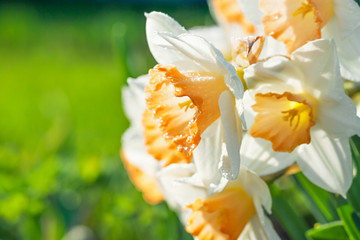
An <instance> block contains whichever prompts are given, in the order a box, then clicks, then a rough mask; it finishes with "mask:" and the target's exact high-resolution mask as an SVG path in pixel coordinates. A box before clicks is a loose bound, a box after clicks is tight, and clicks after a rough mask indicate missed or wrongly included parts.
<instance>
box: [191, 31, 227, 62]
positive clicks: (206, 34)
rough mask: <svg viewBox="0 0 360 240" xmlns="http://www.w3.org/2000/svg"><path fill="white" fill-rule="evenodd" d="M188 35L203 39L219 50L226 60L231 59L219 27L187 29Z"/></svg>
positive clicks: (225, 40)
mask: <svg viewBox="0 0 360 240" xmlns="http://www.w3.org/2000/svg"><path fill="white" fill-rule="evenodd" d="M189 33H190V34H194V35H196V36H200V37H203V38H204V39H206V40H208V41H209V42H210V43H211V44H212V45H214V47H215V48H217V49H219V50H220V51H221V53H222V54H223V55H224V57H225V58H226V59H229V58H230V57H231V48H230V44H229V42H228V39H227V38H226V37H225V33H224V31H223V29H222V28H221V27H219V26H204V27H194V28H191V29H189Z"/></svg>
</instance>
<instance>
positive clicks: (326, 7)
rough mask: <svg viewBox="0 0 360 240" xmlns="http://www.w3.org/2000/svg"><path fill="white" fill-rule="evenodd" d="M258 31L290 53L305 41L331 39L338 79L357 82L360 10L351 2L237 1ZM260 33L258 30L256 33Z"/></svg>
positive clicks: (359, 55)
mask: <svg viewBox="0 0 360 240" xmlns="http://www.w3.org/2000/svg"><path fill="white" fill-rule="evenodd" d="M238 3H239V6H240V9H242V11H243V12H244V14H245V15H246V16H247V18H248V19H249V21H250V22H252V23H253V24H254V25H255V26H256V27H257V29H261V28H263V30H264V32H265V34H266V35H269V36H273V37H274V38H276V39H277V40H279V41H282V42H284V43H285V45H286V47H287V50H288V52H289V53H292V52H293V51H295V50H296V49H297V48H299V47H301V46H303V45H304V44H306V43H307V42H308V41H312V40H315V39H319V38H333V39H334V40H335V42H336V46H337V51H338V54H339V59H340V66H341V75H342V76H343V77H344V78H346V79H349V80H353V81H360V69H359V67H358V66H359V65H360V45H359V43H358V39H359V38H360V7H359V6H358V4H357V3H356V2H355V1H353V0H238ZM259 32H260V33H261V30H259Z"/></svg>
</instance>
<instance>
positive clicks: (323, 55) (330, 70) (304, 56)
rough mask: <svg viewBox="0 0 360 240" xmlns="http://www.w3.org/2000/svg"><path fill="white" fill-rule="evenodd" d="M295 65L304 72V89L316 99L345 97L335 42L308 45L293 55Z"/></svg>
mask: <svg viewBox="0 0 360 240" xmlns="http://www.w3.org/2000/svg"><path fill="white" fill-rule="evenodd" d="M292 59H293V60H294V65H296V66H297V67H298V68H300V69H301V70H302V72H303V73H304V77H303V78H302V82H303V84H302V85H303V89H304V91H306V92H307V93H308V94H311V95H312V96H314V97H316V98H320V97H321V96H323V95H325V96H326V95H327V96H334V95H336V96H337V95H344V90H343V88H344V87H343V81H342V79H341V76H340V69H339V61H338V57H337V52H336V48H335V43H334V41H333V40H329V39H319V40H315V41H312V42H309V43H307V44H306V45H304V46H303V47H301V48H299V49H297V50H296V51H295V52H294V53H293V54H292Z"/></svg>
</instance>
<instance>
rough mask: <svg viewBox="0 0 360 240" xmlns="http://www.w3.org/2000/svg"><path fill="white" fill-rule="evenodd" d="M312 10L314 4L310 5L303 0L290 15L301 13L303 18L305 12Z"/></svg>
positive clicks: (294, 15)
mask: <svg viewBox="0 0 360 240" xmlns="http://www.w3.org/2000/svg"><path fill="white" fill-rule="evenodd" d="M313 11H314V6H313V5H311V4H310V3H309V2H308V1H307V0H304V1H303V2H302V3H301V6H300V7H299V8H298V9H296V11H295V12H293V14H292V16H293V17H296V16H297V15H299V14H301V15H302V17H303V18H304V17H305V16H306V14H308V13H310V12H313Z"/></svg>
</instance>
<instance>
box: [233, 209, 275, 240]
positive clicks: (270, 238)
mask: <svg viewBox="0 0 360 240" xmlns="http://www.w3.org/2000/svg"><path fill="white" fill-rule="evenodd" d="M238 239H239V240H259V239H262V240H277V239H280V237H279V235H278V234H277V233H276V231H275V229H274V227H273V225H272V223H271V221H270V220H269V219H268V218H267V217H266V218H265V222H264V223H261V222H260V219H259V216H258V215H254V216H253V217H252V218H251V219H250V221H249V223H248V224H247V225H246V226H245V228H244V230H243V232H242V233H241V235H240V237H239V238H238Z"/></svg>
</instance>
